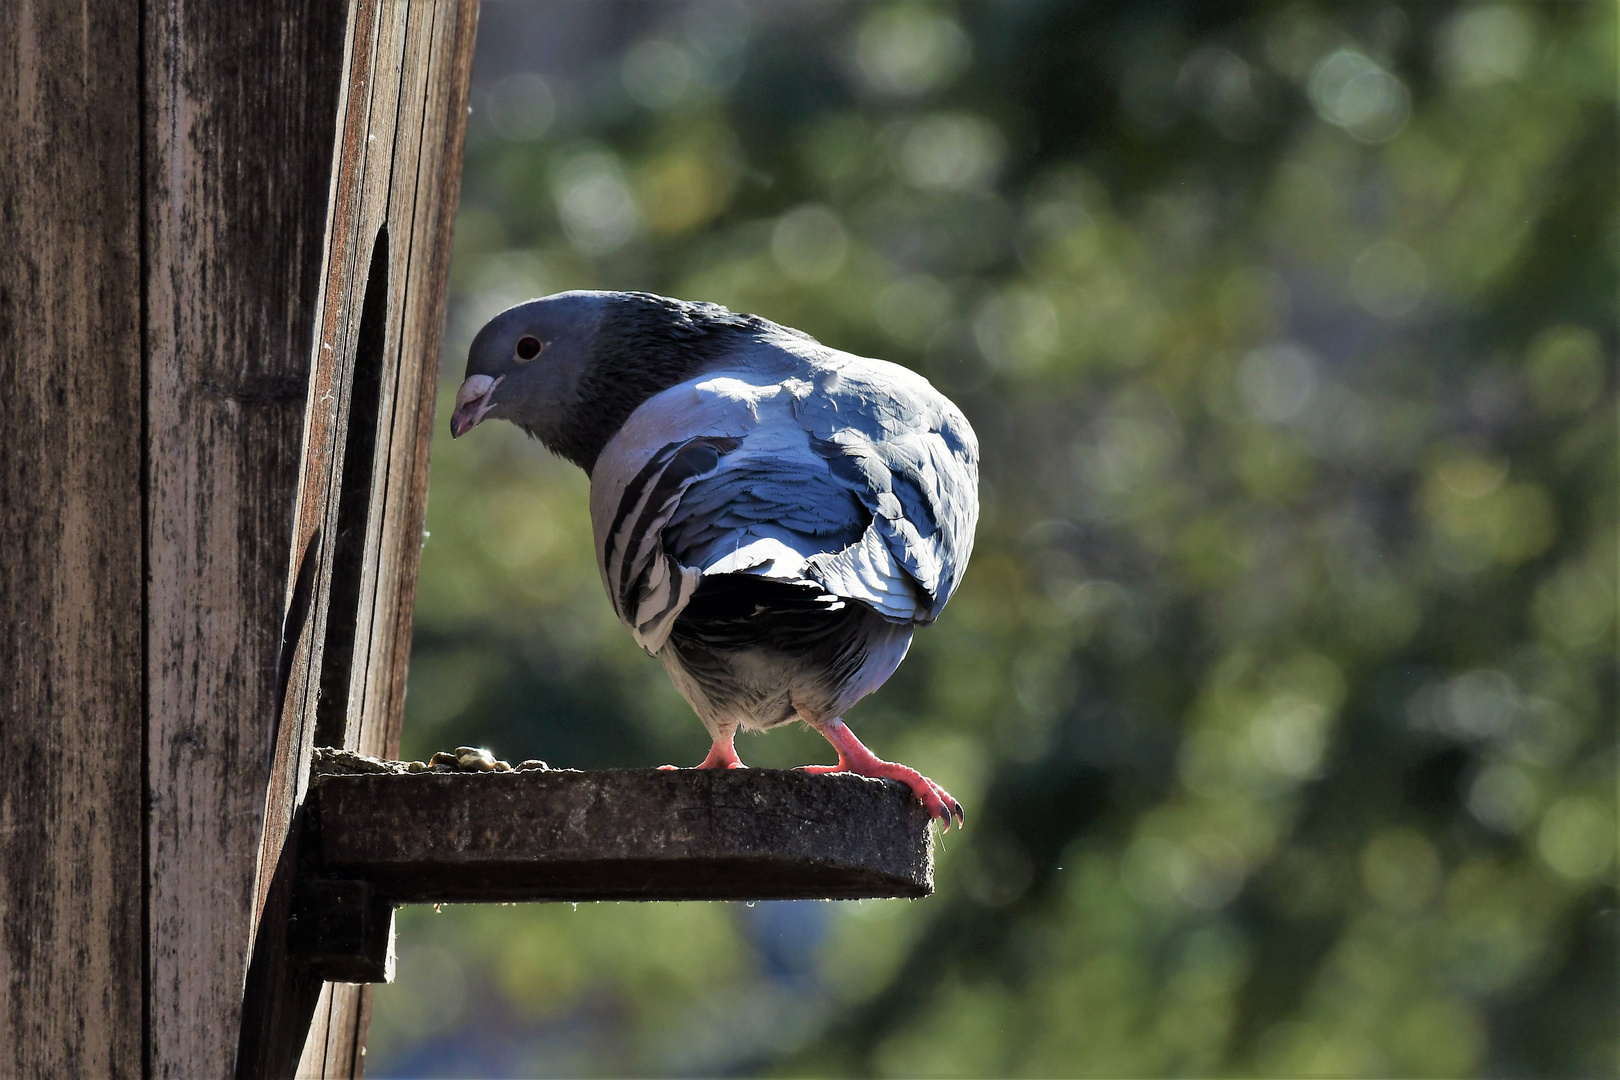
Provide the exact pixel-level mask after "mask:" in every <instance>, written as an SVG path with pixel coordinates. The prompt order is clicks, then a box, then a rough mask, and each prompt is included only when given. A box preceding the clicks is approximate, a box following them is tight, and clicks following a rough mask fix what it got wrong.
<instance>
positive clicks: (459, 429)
mask: <svg viewBox="0 0 1620 1080" xmlns="http://www.w3.org/2000/svg"><path fill="white" fill-rule="evenodd" d="M504 378H506V376H505V375H502V376H501V377H500V379H492V378H490V377H489V376H488V375H469V376H467V381H466V382H464V383H462V384H461V389H460V390H457V391H456V411H455V412H453V413H451V414H450V437H451V438H452V439H459V438H461V437H462V436H463V435H465V434H467V432H469V431H471V430H472V429H473V428H475V427H477V426H478V422H479V421H480V420H482V419H483V418H484V414H485V413H487V412H489V410H490V409H492V408H494V407H495V388H496V387H497V386H499V385H501V379H504Z"/></svg>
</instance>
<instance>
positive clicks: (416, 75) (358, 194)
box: [238, 0, 477, 1076]
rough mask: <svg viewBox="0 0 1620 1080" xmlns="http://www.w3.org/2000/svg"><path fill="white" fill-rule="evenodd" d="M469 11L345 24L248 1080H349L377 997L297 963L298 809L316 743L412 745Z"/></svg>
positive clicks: (375, 13) (399, 12)
mask: <svg viewBox="0 0 1620 1080" xmlns="http://www.w3.org/2000/svg"><path fill="white" fill-rule="evenodd" d="M476 13H477V8H476V4H475V3H474V2H473V0H440V2H438V3H434V4H429V3H418V4H404V3H390V2H384V0H356V2H355V3H354V4H352V6H351V7H350V11H349V26H348V32H347V46H346V55H345V61H344V78H343V82H342V91H341V96H340V98H339V101H338V110H337V116H338V141H337V151H336V157H335V160H334V161H333V166H332V189H331V198H330V201H329V203H328V215H327V227H326V251H325V255H324V266H323V270H322V275H321V287H322V291H321V294H320V297H319V299H318V301H317V304H316V314H315V320H316V322H315V324H316V327H317V328H318V332H317V334H316V337H315V341H314V345H313V349H312V352H311V361H310V363H311V367H310V383H309V386H310V392H309V396H308V399H307V403H306V409H305V415H304V437H303V446H302V450H301V454H300V461H301V465H300V474H299V478H298V495H297V500H298V501H297V509H296V511H295V514H294V517H293V535H292V549H291V554H290V565H292V566H293V567H295V568H296V569H295V570H294V571H293V572H292V573H291V574H290V575H289V577H288V578H287V593H286V611H287V612H288V614H289V618H288V620H287V625H286V627H285V630H284V633H283V648H284V650H285V656H286V658H287V662H286V663H284V664H283V665H282V667H281V670H282V672H283V674H282V684H281V701H282V707H281V710H280V722H279V727H278V728H277V732H276V739H275V755H274V760H273V765H272V769H271V775H270V781H269V789H268V795H267V799H266V803H265V816H264V831H263V839H262V842H261V844H260V847H259V866H258V877H257V884H256V887H255V896H256V903H255V913H256V927H257V933H256V938H255V943H254V953H253V965H252V969H251V971H250V973H249V979H248V986H247V999H246V1005H245V1016H244V1019H243V1025H242V1029H241V1030H242V1042H241V1049H240V1054H239V1058H238V1074H239V1075H241V1076H279V1075H282V1074H284V1073H285V1072H288V1071H291V1070H292V1069H293V1067H294V1066H296V1068H297V1072H298V1074H299V1075H300V1076H348V1075H353V1074H357V1073H358V1072H359V1071H360V1066H361V1064H362V1062H361V1059H362V1057H363V1054H364V1040H365V1028H366V1009H367V1007H368V1005H369V1001H370V991H369V988H366V987H361V986H352V985H339V984H323V983H322V982H321V981H320V980H318V979H312V978H310V977H309V976H308V974H307V973H306V972H302V971H299V970H297V969H296V968H293V967H291V966H289V965H288V963H287V954H286V934H287V921H288V915H289V913H290V910H291V903H292V896H293V894H292V886H293V883H294V880H295V877H296V866H297V859H298V853H297V845H296V840H297V831H296V828H295V824H296V822H297V820H298V814H299V809H300V807H301V805H302V802H303V798H304V794H305V791H306V789H307V787H308V783H309V763H310V756H311V751H312V750H313V748H314V746H315V745H317V744H320V745H331V746H342V747H346V748H349V749H355V750H360V751H362V752H365V753H370V754H386V755H392V754H394V753H396V752H397V749H398V745H399V723H400V718H401V712H402V709H403V705H404V689H405V666H406V661H407V659H408V657H409V653H410V630H411V598H412V596H413V595H414V592H415V585H416V567H417V560H418V555H419V553H420V551H421V537H422V520H423V517H424V515H425V512H426V506H427V451H428V445H429V434H430V433H429V428H430V426H431V423H432V419H433V401H434V391H435V389H436V372H437V360H438V352H439V334H440V329H441V327H442V325H443V322H444V300H445V284H446V276H447V274H448V270H449V257H450V227H451V223H452V221H453V218H454V212H455V205H456V198H457V194H458V191H459V182H460V176H461V147H462V138H463V135H464V133H465V130H466V110H467V105H466V97H467V86H468V84H469V81H470V79H471V65H472V45H473V32H474V25H475V22H476Z"/></svg>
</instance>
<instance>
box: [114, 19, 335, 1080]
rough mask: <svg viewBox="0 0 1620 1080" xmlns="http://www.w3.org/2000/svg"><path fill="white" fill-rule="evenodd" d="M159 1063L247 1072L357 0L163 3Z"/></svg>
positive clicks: (154, 720) (158, 309)
mask: <svg viewBox="0 0 1620 1080" xmlns="http://www.w3.org/2000/svg"><path fill="white" fill-rule="evenodd" d="M146 8H147V13H146V18H145V20H144V28H143V30H144V41H145V49H146V57H147V62H146V77H145V85H144V87H143V97H144V102H145V106H144V107H145V109H146V111H147V123H146V131H147V144H146V148H145V155H146V188H147V200H146V235H147V238H148V241H147V243H148V250H147V259H148V272H147V282H148V287H147V297H146V302H147V311H148V326H149V329H148V349H149V358H150V359H149V364H150V369H149V370H150V374H149V387H148V413H149V426H150V453H149V457H148V473H147V483H148V489H149V491H150V508H149V519H148V526H147V528H148V542H149V548H150V552H151V557H150V572H151V593H150V595H151V608H150V612H149V620H150V651H149V661H148V665H149V666H148V679H149V686H150V695H151V697H150V707H149V716H150V757H149V764H148V777H147V782H148V784H149V787H150V790H151V793H152V796H151V818H150V839H149V844H150V865H149V870H148V875H149V877H148V880H149V888H150V896H151V926H150V931H149V933H150V958H151V959H150V963H151V972H150V978H151V1002H150V1023H151V1029H150V1035H151V1038H150V1047H151V1049H150V1068H151V1073H152V1075H154V1076H173V1077H192V1076H224V1075H228V1074H229V1073H230V1071H231V1070H232V1068H233V1066H234V1058H235V1054H236V1049H237V1037H236V1032H237V1029H238V1026H239V1024H240V1009H241V991H242V982H243V978H244V976H245V973H246V969H247V958H248V949H249V944H250V941H251V938H252V925H253V924H252V912H253V907H252V903H253V888H254V877H255V871H256V864H255V858H254V852H255V849H256V847H257V843H258V840H259V836H260V821H261V817H262V814H263V792H264V790H265V783H266V780H267V778H268V773H269V756H270V745H271V739H272V736H273V734H274V731H275V719H276V673H277V667H278V664H277V658H278V654H279V647H280V638H281V632H282V623H283V616H284V611H285V607H286V603H287V595H286V590H287V587H288V580H289V576H290V570H291V567H290V566H289V563H290V560H289V557H288V551H287V537H288V531H289V528H290V527H291V524H292V517H293V506H294V500H295V497H296V492H297V481H298V460H299V451H300V449H301V433H302V427H303V419H304V416H303V414H304V402H305V395H306V392H307V390H308V385H309V353H310V341H311V339H312V335H313V330H314V324H313V321H312V312H313V310H314V304H315V299H316V294H317V289H318V287H319V282H320V278H319V272H320V266H321V254H322V240H323V230H324V225H325V211H326V200H327V195H328V191H329V186H330V162H331V154H332V145H333V139H332V131H333V119H334V115H335V112H334V110H335V108H336V106H337V97H338V79H339V75H340V71H341V64H342V32H343V25H342V18H343V14H344V13H343V10H342V8H341V7H340V6H339V5H334V4H331V3H328V2H326V0H273V2H263V3H253V4H221V5H195V6H193V5H190V4H186V3H182V2H179V0H171V2H168V3H149V4H147V5H146Z"/></svg>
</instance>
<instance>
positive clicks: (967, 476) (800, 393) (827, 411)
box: [591, 357, 978, 653]
mask: <svg viewBox="0 0 1620 1080" xmlns="http://www.w3.org/2000/svg"><path fill="white" fill-rule="evenodd" d="M845 359H847V361H848V364H845V365H842V366H841V367H840V368H838V369H836V370H835V369H832V368H827V367H825V366H821V367H818V368H816V369H814V370H811V369H808V368H804V367H802V366H801V367H799V368H792V367H788V368H786V369H784V367H783V366H782V365H761V366H765V367H767V372H768V373H762V372H760V371H751V370H739V371H724V372H716V373H714V374H711V375H706V376H702V377H699V378H698V379H695V380H693V381H691V382H689V383H683V384H681V385H680V386H676V387H672V388H670V389H669V390H666V391H664V392H663V393H662V394H659V395H657V396H655V397H654V398H652V399H650V400H648V401H647V402H645V403H644V404H643V405H642V406H641V407H640V408H638V409H637V410H636V412H635V413H634V414H633V415H632V416H631V418H630V420H629V421H627V422H626V424H625V426H624V428H623V429H621V431H620V432H619V433H618V434H616V435H615V436H614V438H613V439H612V440H611V441H610V442H609V444H608V446H607V447H606V448H605V449H604V451H603V454H602V457H601V458H600V459H599V460H598V462H597V466H596V468H595V469H594V470H593V471H592V474H591V518H592V523H593V527H594V531H595V533H596V540H597V556H598V567H599V569H600V570H601V573H602V582H603V585H604V587H605V588H606V590H607V592H608V596H609V598H610V599H611V600H612V601H613V605H614V609H615V611H616V612H617V613H618V615H619V617H620V619H622V620H623V621H624V622H625V624H626V625H627V626H629V627H630V629H631V630H632V632H633V633H634V634H635V637H636V640H637V642H638V643H639V644H640V645H641V646H642V648H644V649H646V650H647V651H648V652H651V653H656V652H657V651H658V650H659V649H660V648H661V647H662V645H663V643H664V641H665V640H666V639H667V637H668V635H669V631H670V628H671V627H672V626H673V624H674V621H675V619H676V618H677V617H678V616H679V615H680V613H681V611H682V610H683V609H684V607H685V606H686V604H687V602H688V601H689V600H690V599H691V597H692V594H693V593H694V592H696V590H697V586H698V583H699V582H700V581H701V580H702V578H703V576H705V575H712V574H730V573H750V574H758V575H761V576H764V577H769V578H773V579H776V580H780V581H787V582H793V583H797V584H800V585H803V586H806V587H807V588H813V589H815V590H816V591H817V592H818V593H819V592H825V593H828V594H831V595H832V596H836V597H840V598H843V599H847V600H857V601H859V602H861V603H863V604H866V605H867V606H869V607H871V608H873V609H875V610H876V611H878V612H879V613H881V614H882V615H884V616H885V617H886V618H889V619H891V620H894V621H896V622H931V621H932V620H933V618H934V617H935V616H936V615H937V614H938V612H939V610H940V608H942V607H943V606H944V604H945V601H946V600H947V599H949V597H950V594H951V591H952V590H953V589H954V588H955V587H956V582H957V581H958V580H959V579H960V577H961V571H962V567H963V566H964V565H965V564H966V562H967V556H968V553H969V550H970V548H971V546H972V537H973V525H974V521H975V520H976V518H977V514H978V505H977V492H976V484H977V446H976V443H975V442H974V440H973V434H972V431H971V429H969V428H968V427H967V422H966V421H965V420H963V419H962V418H961V414H960V413H958V412H957V411H956V409H955V407H954V406H952V405H951V404H950V403H949V402H948V401H946V400H945V399H944V398H943V397H941V396H940V395H939V394H938V393H937V392H935V391H934V390H933V388H932V387H930V386H929V385H928V383H927V382H926V381H925V380H923V379H922V378H920V377H919V376H916V375H913V374H912V373H910V372H908V371H906V370H905V369H903V368H898V367H895V366H893V365H888V364H882V363H881V362H879V361H865V360H857V358H854V357H848V358H845ZM784 371H785V372H786V373H784Z"/></svg>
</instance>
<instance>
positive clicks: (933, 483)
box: [798, 354, 979, 623]
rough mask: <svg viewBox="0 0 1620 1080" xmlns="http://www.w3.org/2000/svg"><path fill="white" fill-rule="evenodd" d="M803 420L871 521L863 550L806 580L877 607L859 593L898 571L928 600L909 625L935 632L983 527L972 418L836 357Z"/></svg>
mask: <svg viewBox="0 0 1620 1080" xmlns="http://www.w3.org/2000/svg"><path fill="white" fill-rule="evenodd" d="M798 419H799V423H800V424H801V425H802V426H803V427H804V429H805V431H806V432H807V433H808V434H809V436H810V441H811V446H812V448H813V449H814V450H815V452H816V453H817V454H819V455H820V456H822V457H823V458H825V459H826V460H827V462H828V464H829V466H830V467H831V470H832V473H833V476H834V477H836V478H837V479H838V481H839V482H840V483H842V484H843V485H844V487H845V488H846V489H847V490H848V491H850V492H851V493H852V494H853V495H854V496H855V497H856V498H857V499H859V500H860V502H861V504H862V505H863V506H864V507H865V508H866V510H867V511H868V512H869V513H870V515H871V524H870V526H869V527H868V528H867V530H866V532H865V533H864V534H863V535H862V536H861V538H860V541H859V543H857V544H854V545H851V546H850V547H849V548H846V549H844V550H841V551H838V552H836V553H828V554H823V555H816V556H814V557H812V558H811V559H810V575H809V576H811V577H812V578H814V579H815V580H817V581H819V582H821V583H822V584H824V585H825V586H826V587H827V589H828V590H829V591H831V592H834V593H836V594H838V595H840V596H848V597H853V598H855V599H860V600H867V602H871V601H870V600H868V598H867V596H864V595H863V594H862V590H863V588H869V583H870V582H871V581H872V578H873V572H874V569H875V568H877V567H882V566H889V567H894V568H898V569H899V570H901V571H903V572H904V574H905V576H906V577H907V578H909V579H910V581H911V582H913V583H914V584H915V586H916V589H917V591H918V592H920V593H921V597H920V599H919V602H918V604H917V609H916V612H915V614H913V615H912V616H911V617H912V618H913V619H914V620H915V621H917V622H921V623H929V622H933V621H934V619H935V618H936V617H938V615H939V613H940V611H942V610H943V609H944V607H945V604H946V602H947V601H948V600H950V598H951V594H952V593H953V592H955V591H956V586H957V585H958V583H960V582H961V580H962V572H963V571H964V570H965V569H966V568H967V563H968V557H969V556H970V555H971V554H972V553H973V531H974V528H975V526H976V525H977V523H978V518H979V444H978V439H977V438H976V437H975V436H974V434H973V429H972V428H971V427H970V426H969V425H968V422H967V418H966V417H964V416H963V415H962V413H961V411H960V410H959V409H957V407H956V406H955V405H954V404H952V403H951V401H950V400H949V399H948V398H946V397H945V396H944V395H943V394H941V393H940V392H939V391H937V390H935V389H934V388H933V386H932V385H931V384H930V383H929V382H928V380H926V379H924V378H923V377H922V376H920V375H918V374H916V373H915V372H912V371H909V370H907V369H906V368H903V367H900V366H899V365H897V364H890V363H887V362H885V361H882V360H870V359H866V358H864V357H854V356H848V355H846V354H836V355H835V357H834V358H833V361H832V366H831V367H830V368H829V369H827V370H825V371H824V372H823V373H821V375H820V377H819V378H817V380H816V389H815V391H814V392H813V393H811V394H808V395H806V396H805V397H804V398H803V399H802V400H801V401H800V402H799V404H798ZM874 606H877V605H874ZM880 610H881V608H880Z"/></svg>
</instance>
